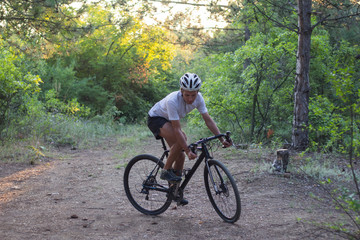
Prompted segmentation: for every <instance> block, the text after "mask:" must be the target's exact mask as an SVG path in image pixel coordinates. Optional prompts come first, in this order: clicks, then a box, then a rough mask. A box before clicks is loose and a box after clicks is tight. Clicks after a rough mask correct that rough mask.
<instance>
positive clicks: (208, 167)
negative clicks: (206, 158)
mask: <svg viewBox="0 0 360 240" xmlns="http://www.w3.org/2000/svg"><path fill="white" fill-rule="evenodd" d="M206 167H207V169H208V173H209V176H210V180H211V183H212V185H213V187H214V190H215V193H216V195H218V194H220V193H221V191H219V188H218V186H217V184H216V183H215V180H214V176H213V172H212V171H211V169H210V166H209V163H208V162H206ZM214 167H215V170H216V174H217V175H218V176H219V178H220V180H221V185H220V186H223V185H224V179H223V178H222V176H221V174H220V172H219V170H218V168H217V166H214Z"/></svg>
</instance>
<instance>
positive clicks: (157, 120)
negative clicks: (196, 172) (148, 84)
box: [148, 73, 231, 205]
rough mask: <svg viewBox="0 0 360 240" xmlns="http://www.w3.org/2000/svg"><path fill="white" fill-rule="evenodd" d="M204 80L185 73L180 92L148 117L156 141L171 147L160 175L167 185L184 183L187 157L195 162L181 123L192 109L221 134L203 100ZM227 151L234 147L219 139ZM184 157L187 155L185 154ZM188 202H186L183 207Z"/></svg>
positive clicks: (181, 79)
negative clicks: (161, 140) (183, 171)
mask: <svg viewBox="0 0 360 240" xmlns="http://www.w3.org/2000/svg"><path fill="white" fill-rule="evenodd" d="M200 87H201V79H200V78H199V76H198V75H196V74H194V73H185V74H184V75H183V76H182V77H181V78H180V90H179V91H175V92H172V93H170V94H169V95H167V96H166V97H165V98H164V99H162V100H160V101H159V102H157V103H156V104H155V105H154V106H153V107H152V108H151V109H150V111H149V113H148V115H149V116H148V127H149V128H150V130H151V131H152V132H153V134H154V136H155V138H156V139H160V138H161V137H163V138H164V139H165V140H166V142H167V144H168V145H169V147H170V153H169V157H168V158H167V161H166V163H165V166H164V170H163V171H162V173H161V176H160V178H161V179H163V180H167V181H181V173H182V170H183V167H184V162H185V154H186V155H187V156H188V158H189V159H190V160H192V159H195V158H196V154H195V153H193V152H192V151H191V150H190V149H189V148H188V145H187V142H186V141H187V137H186V134H185V133H184V132H183V131H182V129H181V125H180V119H181V118H183V117H185V116H186V114H188V113H189V112H191V111H192V110H193V109H195V108H196V109H197V110H198V111H199V112H200V114H201V116H202V118H203V119H204V121H205V124H206V126H207V127H208V128H209V129H210V131H211V132H212V133H213V134H214V135H218V134H220V131H219V129H218V127H217V125H216V123H215V122H214V120H213V119H212V118H211V117H210V115H209V113H208V111H207V108H206V105H205V101H204V98H203V97H202V95H201V93H200V92H199V90H200ZM219 140H220V142H221V143H222V144H223V146H224V147H229V146H231V143H229V142H227V141H226V140H225V139H223V138H219ZM184 153H185V154H184ZM187 203H188V202H187V201H186V200H185V199H183V200H182V204H183V205H186V204H187Z"/></svg>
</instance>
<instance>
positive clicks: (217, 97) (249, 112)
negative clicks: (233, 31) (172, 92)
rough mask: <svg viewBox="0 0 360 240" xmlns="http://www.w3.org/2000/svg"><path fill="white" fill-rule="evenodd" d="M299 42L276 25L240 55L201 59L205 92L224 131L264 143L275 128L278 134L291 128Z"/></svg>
mask: <svg viewBox="0 0 360 240" xmlns="http://www.w3.org/2000/svg"><path fill="white" fill-rule="evenodd" d="M295 46H296V35H294V34H291V33H287V32H286V31H282V30H280V29H277V28H273V29H272V31H270V32H269V33H268V34H262V33H258V34H256V35H253V36H252V37H251V39H250V40H248V41H247V42H246V44H245V45H243V46H242V47H241V48H239V49H238V50H237V51H235V52H234V53H227V54H221V55H220V54H216V55H215V54H214V55H211V56H209V57H207V58H205V59H204V60H203V61H201V65H202V68H201V69H199V71H198V72H200V73H203V75H200V73H199V75H200V76H201V77H202V79H203V80H204V84H203V87H202V92H203V95H204V96H205V100H206V102H207V106H208V109H209V112H210V114H211V115H212V116H214V118H215V119H216V121H217V122H218V124H219V126H220V127H221V128H222V129H229V130H231V131H232V132H234V134H235V138H236V137H237V138H239V139H240V138H242V141H244V140H245V141H262V140H264V138H265V137H266V132H267V130H268V129H269V128H272V129H274V130H275V134H277V133H278V132H279V133H280V132H281V130H282V129H289V126H290V127H291V120H290V118H289V117H290V116H291V112H292V107H293V106H292V103H291V99H292V94H291V93H292V88H293V87H292V85H293V81H292V79H291V78H289V76H290V75H291V74H292V73H293V70H294V69H293V67H291V65H292V64H294V61H295V56H294V54H293V51H294V49H295ZM199 65H200V64H199ZM215 65H216V68H213V67H212V66H215ZM277 113H281V114H277ZM284 122H285V124H284ZM287 136H289V134H288V135H287Z"/></svg>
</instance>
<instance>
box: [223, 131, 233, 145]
mask: <svg viewBox="0 0 360 240" xmlns="http://www.w3.org/2000/svg"><path fill="white" fill-rule="evenodd" d="M230 135H231V132H230V131H227V132H226V134H225V140H226V141H227V142H228V143H231V145H234V143H233V142H232V140H231V138H230ZM222 148H226V147H225V146H224V145H223V146H222Z"/></svg>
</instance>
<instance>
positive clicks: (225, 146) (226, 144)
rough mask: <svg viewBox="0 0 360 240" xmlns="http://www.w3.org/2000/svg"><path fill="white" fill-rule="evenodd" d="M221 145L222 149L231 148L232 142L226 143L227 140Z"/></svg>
mask: <svg viewBox="0 0 360 240" xmlns="http://www.w3.org/2000/svg"><path fill="white" fill-rule="evenodd" d="M222 145H223V147H224V148H227V147H230V146H232V142H228V141H227V140H224V141H223V142H222Z"/></svg>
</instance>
